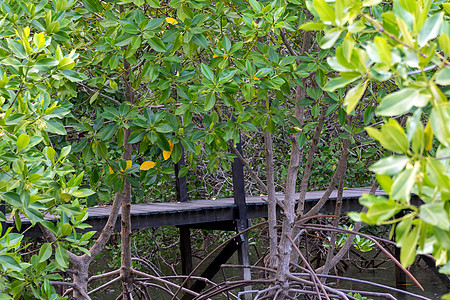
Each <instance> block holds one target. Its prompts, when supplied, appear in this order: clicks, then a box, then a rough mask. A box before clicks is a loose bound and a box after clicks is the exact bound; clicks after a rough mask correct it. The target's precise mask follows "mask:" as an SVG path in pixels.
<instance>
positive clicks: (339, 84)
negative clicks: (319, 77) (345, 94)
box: [323, 76, 361, 92]
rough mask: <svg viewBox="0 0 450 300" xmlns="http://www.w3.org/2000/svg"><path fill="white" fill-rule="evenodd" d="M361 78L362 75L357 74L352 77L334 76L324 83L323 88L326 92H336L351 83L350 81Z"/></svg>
mask: <svg viewBox="0 0 450 300" xmlns="http://www.w3.org/2000/svg"><path fill="white" fill-rule="evenodd" d="M359 78H361V76H356V77H352V78H343V77H338V78H332V79H331V80H330V81H328V82H327V83H326V84H325V85H324V87H323V90H324V91H326V92H334V91H335V90H337V89H340V88H343V87H346V86H347V85H349V84H350V83H352V82H353V81H355V80H357V79H359Z"/></svg>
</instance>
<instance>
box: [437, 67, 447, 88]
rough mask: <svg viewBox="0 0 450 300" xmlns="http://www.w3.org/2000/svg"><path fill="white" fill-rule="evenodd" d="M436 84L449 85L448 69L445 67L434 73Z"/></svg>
mask: <svg viewBox="0 0 450 300" xmlns="http://www.w3.org/2000/svg"><path fill="white" fill-rule="evenodd" d="M436 83H437V84H439V85H450V67H445V68H443V69H441V70H439V71H438V72H437V73H436Z"/></svg>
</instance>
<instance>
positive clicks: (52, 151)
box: [45, 147, 56, 165]
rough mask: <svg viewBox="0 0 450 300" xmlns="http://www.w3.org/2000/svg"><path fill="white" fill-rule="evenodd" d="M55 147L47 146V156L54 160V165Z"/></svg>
mask: <svg viewBox="0 0 450 300" xmlns="http://www.w3.org/2000/svg"><path fill="white" fill-rule="evenodd" d="M55 153H56V151H55V149H53V148H52V147H47V149H46V151H45V154H46V156H47V158H48V159H49V160H50V161H51V162H52V165H54V164H55Z"/></svg>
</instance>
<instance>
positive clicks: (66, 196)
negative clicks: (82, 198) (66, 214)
mask: <svg viewBox="0 0 450 300" xmlns="http://www.w3.org/2000/svg"><path fill="white" fill-rule="evenodd" d="M70 198H72V196H71V195H70V194H67V193H62V194H61V199H63V200H64V201H66V202H69V200H70Z"/></svg>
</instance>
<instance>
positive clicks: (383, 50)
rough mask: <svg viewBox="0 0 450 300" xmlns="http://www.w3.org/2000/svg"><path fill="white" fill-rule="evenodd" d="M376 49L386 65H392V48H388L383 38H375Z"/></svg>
mask: <svg viewBox="0 0 450 300" xmlns="http://www.w3.org/2000/svg"><path fill="white" fill-rule="evenodd" d="M374 42H375V47H376V49H377V52H378V57H379V58H380V59H381V61H383V62H384V63H386V64H388V65H389V64H390V63H391V60H392V56H391V51H390V47H389V46H388V44H387V42H386V40H385V39H384V38H382V37H379V36H377V37H375V40H374Z"/></svg>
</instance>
